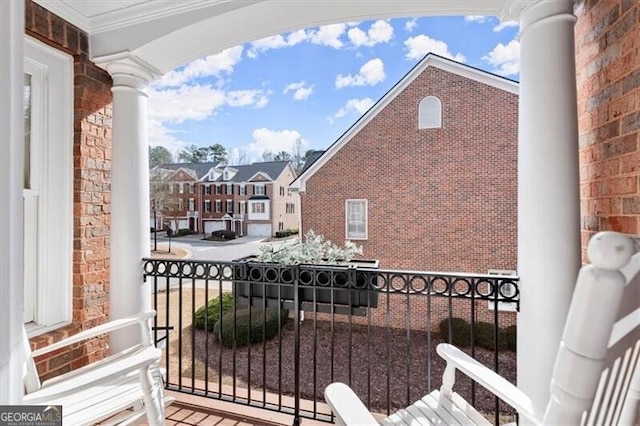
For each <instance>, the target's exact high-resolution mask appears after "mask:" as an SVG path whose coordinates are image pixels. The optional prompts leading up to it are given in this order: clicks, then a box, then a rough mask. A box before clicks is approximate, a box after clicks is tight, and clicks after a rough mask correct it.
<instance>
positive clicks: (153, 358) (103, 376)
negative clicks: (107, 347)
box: [23, 311, 171, 426]
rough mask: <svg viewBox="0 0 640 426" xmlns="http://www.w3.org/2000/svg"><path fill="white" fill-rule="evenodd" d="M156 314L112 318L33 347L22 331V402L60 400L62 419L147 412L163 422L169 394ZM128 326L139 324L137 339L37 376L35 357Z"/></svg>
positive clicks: (79, 421) (126, 417)
mask: <svg viewBox="0 0 640 426" xmlns="http://www.w3.org/2000/svg"><path fill="white" fill-rule="evenodd" d="M154 316H155V311H148V312H145V313H142V314H139V315H136V316H132V317H129V318H123V319H118V320H114V321H110V322H107V323H105V324H102V325H99V326H97V327H94V328H91V329H89V330H86V331H82V332H80V333H78V334H75V335H73V336H70V337H68V338H66V339H63V340H61V341H59V342H56V343H54V344H52V345H49V346H47V347H45V348H41V349H37V350H35V351H33V352H31V350H30V346H29V342H28V340H27V338H26V333H25V350H26V351H27V362H26V368H25V374H24V385H25V395H24V399H23V402H24V404H30V405H62V416H63V424H65V425H73V426H76V425H89V424H94V423H97V422H100V423H101V424H129V423H130V422H133V421H135V420H137V419H139V418H141V417H142V416H144V415H145V414H146V417H147V422H148V423H149V424H150V425H161V424H164V405H165V404H168V403H170V402H171V400H169V399H167V400H166V401H165V398H163V384H162V373H161V371H160V368H159V365H158V362H159V360H160V356H161V351H160V349H157V348H155V347H154V345H153V342H152V339H151V328H150V325H149V321H150V320H151V319H152V318H153V317H154ZM126 327H131V328H132V330H131V332H135V330H133V327H137V328H138V329H139V333H140V344H137V345H135V346H132V347H130V348H127V349H126V350H123V351H120V352H118V353H116V354H112V355H110V356H108V357H106V358H104V359H102V360H99V361H96V362H94V363H91V364H89V365H87V366H84V367H81V368H79V369H76V370H73V371H70V372H68V373H65V374H62V375H60V376H57V377H54V378H52V379H50V380H47V381H45V382H42V383H41V382H40V379H39V377H38V372H37V370H36V365H35V362H34V358H36V357H38V356H41V355H44V354H47V353H50V352H52V351H56V350H59V349H61V348H64V347H66V346H69V345H73V344H76V343H80V342H82V341H84V340H87V339H90V338H94V337H96V336H100V335H105V334H107V333H110V332H112V331H114V330H119V329H123V328H126ZM105 419H109V420H108V421H107V422H104V421H105Z"/></svg>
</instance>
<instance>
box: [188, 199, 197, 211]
mask: <svg viewBox="0 0 640 426" xmlns="http://www.w3.org/2000/svg"><path fill="white" fill-rule="evenodd" d="M195 209H196V199H195V198H189V211H194V210H195Z"/></svg>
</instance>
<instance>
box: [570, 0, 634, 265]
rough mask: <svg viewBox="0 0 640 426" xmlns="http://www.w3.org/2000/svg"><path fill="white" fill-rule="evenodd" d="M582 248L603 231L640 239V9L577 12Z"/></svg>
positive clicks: (627, 5) (620, 0)
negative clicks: (625, 234) (597, 233)
mask: <svg viewBox="0 0 640 426" xmlns="http://www.w3.org/2000/svg"><path fill="white" fill-rule="evenodd" d="M576 15H577V16H578V23H577V25H576V29H575V39H576V68H577V81H578V126H579V133H580V139H579V140H580V198H581V213H582V247H583V260H584V261H585V262H586V261H587V259H586V256H585V255H584V252H585V250H586V244H587V242H588V241H589V238H590V237H591V236H592V235H593V234H595V233H596V232H598V231H618V232H624V233H627V234H631V235H632V236H634V237H636V238H637V237H638V235H639V234H640V146H639V145H640V6H639V5H638V2H637V1H636V0H609V1H593V0H586V1H583V2H580V3H579V4H578V6H577V8H576Z"/></svg>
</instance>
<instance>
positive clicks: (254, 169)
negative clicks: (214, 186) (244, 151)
mask: <svg viewBox="0 0 640 426" xmlns="http://www.w3.org/2000/svg"><path fill="white" fill-rule="evenodd" d="M288 165H289V162H288V161H265V162H261V163H253V164H248V165H245V166H233V167H234V168H236V169H238V173H236V175H235V176H234V177H233V178H232V179H231V182H249V181H250V180H251V179H252V178H253V177H254V176H255V175H257V174H258V173H262V174H263V175H266V176H267V177H268V178H269V179H270V180H276V179H277V178H278V176H280V174H281V173H282V171H283V170H284V169H285V168H286V167H287V166H288Z"/></svg>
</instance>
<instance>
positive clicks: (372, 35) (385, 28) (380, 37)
mask: <svg viewBox="0 0 640 426" xmlns="http://www.w3.org/2000/svg"><path fill="white" fill-rule="evenodd" d="M347 36H348V37H349V40H350V41H351V43H353V45H354V46H355V47H359V46H375V45H376V44H379V43H387V42H389V40H391V39H392V38H393V27H392V26H391V24H389V22H388V21H382V20H379V21H376V22H374V23H373V24H372V25H371V27H370V28H369V29H368V30H367V32H364V31H362V30H361V29H360V28H358V27H353V28H351V29H349V31H347Z"/></svg>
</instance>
